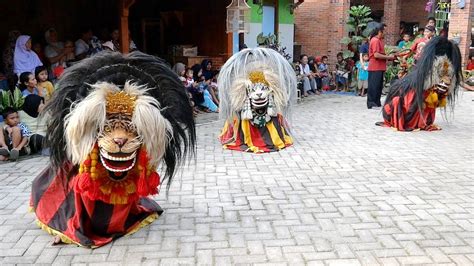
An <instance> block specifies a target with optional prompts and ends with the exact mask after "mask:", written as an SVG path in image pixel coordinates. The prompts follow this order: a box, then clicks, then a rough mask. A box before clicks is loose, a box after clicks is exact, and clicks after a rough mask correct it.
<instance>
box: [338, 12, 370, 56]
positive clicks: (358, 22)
mask: <svg viewBox="0 0 474 266" xmlns="http://www.w3.org/2000/svg"><path fill="white" fill-rule="evenodd" d="M348 13H349V18H348V20H347V23H346V30H347V31H348V32H349V35H350V36H351V37H344V38H342V40H341V41H340V43H341V44H344V45H349V44H350V45H351V46H352V47H353V48H354V49H356V50H359V46H360V45H361V44H362V42H363V41H364V39H365V38H366V37H367V36H368V35H369V34H370V31H369V30H366V28H367V24H368V23H369V22H371V21H372V18H371V17H370V14H371V13H372V10H371V9H370V7H368V6H364V5H359V6H352V7H351V8H350V9H349V10H348ZM343 54H344V58H349V57H353V56H354V53H353V52H351V51H348V50H346V51H343Z"/></svg>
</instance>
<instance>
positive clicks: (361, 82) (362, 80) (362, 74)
mask: <svg viewBox="0 0 474 266" xmlns="http://www.w3.org/2000/svg"><path fill="white" fill-rule="evenodd" d="M368 68H369V55H368V54H363V55H362V62H360V61H359V62H357V70H358V72H359V73H358V81H357V88H358V89H359V93H358V94H357V95H359V96H365V94H366V90H367V88H368V87H369V81H368V80H369V71H368Z"/></svg>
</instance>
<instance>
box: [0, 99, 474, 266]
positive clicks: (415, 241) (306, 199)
mask: <svg viewBox="0 0 474 266" xmlns="http://www.w3.org/2000/svg"><path fill="white" fill-rule="evenodd" d="M473 99H474V93H464V94H461V95H460V97H459V99H458V105H457V106H456V110H455V113H454V116H452V114H451V113H449V112H448V114H447V117H448V121H449V123H448V122H446V120H443V119H442V118H441V116H439V117H438V119H437V122H438V124H439V125H440V126H442V127H443V128H444V129H443V130H442V131H439V132H414V133H400V132H394V131H392V130H390V129H388V128H380V127H376V126H374V122H376V121H379V120H380V117H381V114H380V111H375V110H366V109H365V108H364V100H365V98H360V97H350V96H334V95H324V96H317V97H316V96H313V98H312V99H311V98H310V99H308V100H306V101H305V102H303V103H301V104H299V105H298V106H297V107H296V108H295V109H294V119H293V124H294V136H295V139H296V141H295V145H294V147H291V148H289V149H286V150H284V151H282V152H279V153H272V154H265V155H255V154H249V153H240V152H231V151H224V150H222V149H221V147H220V145H219V144H218V142H217V136H218V133H219V128H220V126H221V124H220V123H218V122H212V121H213V118H214V117H215V116H213V115H206V116H203V117H201V118H200V121H201V124H200V125H199V126H198V148H197V156H196V159H195V161H192V162H191V164H190V165H188V166H187V167H184V168H183V169H182V171H181V172H180V173H178V175H177V176H176V178H175V180H174V182H173V184H172V186H171V190H170V191H169V194H168V196H167V197H166V195H165V193H162V194H161V195H160V196H158V197H156V200H157V201H158V202H159V204H160V205H161V206H162V207H163V208H164V210H165V213H164V214H163V216H161V217H160V219H159V220H157V221H156V222H154V223H153V224H152V225H151V226H149V227H147V228H145V229H143V230H141V231H139V232H138V233H136V234H134V235H132V236H129V237H124V238H121V239H119V240H117V241H115V242H113V243H112V244H110V245H107V246H104V247H102V248H99V249H96V250H90V249H85V248H80V247H75V246H51V245H50V243H51V238H50V236H48V235H47V234H46V233H45V232H43V231H41V230H40V229H38V228H37V227H36V225H35V223H34V215H33V214H31V213H28V212H27V210H28V200H29V192H30V185H31V181H32V180H33V178H34V177H35V175H36V174H38V172H40V171H41V169H42V168H43V167H44V165H45V164H46V163H47V159H46V158H41V157H36V158H31V159H27V160H21V161H20V162H17V163H8V164H1V165H0V264H1V265H7V264H15V263H27V264H33V263H35V264H51V263H52V264H55V265H64V264H69V263H77V264H91V265H115V264H145V265H157V264H162V265H176V264H182V265H191V264H203V265H205V264H215V265H228V264H240V265H245V264H258V265H299V264H309V265H377V264H381V265H405V264H437V265H455V264H457V265H472V264H474V233H473V231H474V226H473V224H474V214H473V213H474V204H473V203H474V193H473V192H474V183H473V179H474V174H473V171H474V169H473V165H474V164H473V162H474V160H473V156H474V134H473V133H474V116H473V115H474V112H473V111H474V110H473V109H474V108H473V106H474V102H473Z"/></svg>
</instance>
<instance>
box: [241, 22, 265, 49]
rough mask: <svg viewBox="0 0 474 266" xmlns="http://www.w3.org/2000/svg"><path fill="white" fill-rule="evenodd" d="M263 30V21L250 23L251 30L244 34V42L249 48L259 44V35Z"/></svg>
mask: <svg viewBox="0 0 474 266" xmlns="http://www.w3.org/2000/svg"><path fill="white" fill-rule="evenodd" d="M261 32H262V23H250V31H249V32H248V33H245V34H244V43H245V44H246V45H247V47H249V48H255V47H257V46H258V44H257V35H259V34H260V33H261Z"/></svg>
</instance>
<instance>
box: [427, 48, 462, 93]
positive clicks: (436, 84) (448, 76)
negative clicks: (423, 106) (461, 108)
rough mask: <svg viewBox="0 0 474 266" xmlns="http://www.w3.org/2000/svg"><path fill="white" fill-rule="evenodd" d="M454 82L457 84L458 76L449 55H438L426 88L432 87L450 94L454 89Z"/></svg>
mask: <svg viewBox="0 0 474 266" xmlns="http://www.w3.org/2000/svg"><path fill="white" fill-rule="evenodd" d="M454 84H456V77H455V75H454V69H453V65H452V64H451V62H450V61H449V59H448V57H447V56H445V55H443V56H438V57H436V59H435V61H434V63H433V70H432V73H431V77H429V79H428V80H426V84H425V88H428V89H430V88H432V89H434V90H436V91H437V92H438V93H439V94H449V93H450V92H451V91H453V90H454Z"/></svg>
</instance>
